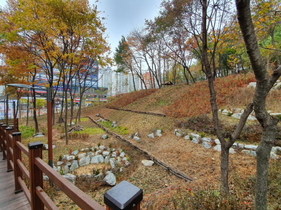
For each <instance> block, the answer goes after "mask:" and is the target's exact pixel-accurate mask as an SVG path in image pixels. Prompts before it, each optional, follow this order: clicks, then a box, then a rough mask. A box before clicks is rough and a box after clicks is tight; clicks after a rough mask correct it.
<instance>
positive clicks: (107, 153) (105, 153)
mask: <svg viewBox="0 0 281 210" xmlns="http://www.w3.org/2000/svg"><path fill="white" fill-rule="evenodd" d="M109 154H110V152H109V151H103V152H102V155H103V156H104V157H105V156H108V155H109Z"/></svg>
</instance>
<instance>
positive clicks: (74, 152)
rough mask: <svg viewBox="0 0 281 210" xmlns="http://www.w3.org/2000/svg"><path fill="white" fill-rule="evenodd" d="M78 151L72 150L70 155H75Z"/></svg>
mask: <svg viewBox="0 0 281 210" xmlns="http://www.w3.org/2000/svg"><path fill="white" fill-rule="evenodd" d="M78 153H79V151H78V150H75V151H73V152H72V153H71V154H72V155H77V154H78Z"/></svg>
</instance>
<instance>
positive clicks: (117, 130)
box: [100, 121, 129, 135]
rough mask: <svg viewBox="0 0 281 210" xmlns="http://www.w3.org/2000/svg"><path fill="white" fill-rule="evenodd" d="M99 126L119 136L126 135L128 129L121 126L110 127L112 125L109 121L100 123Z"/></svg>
mask: <svg viewBox="0 0 281 210" xmlns="http://www.w3.org/2000/svg"><path fill="white" fill-rule="evenodd" d="M100 124H101V125H103V126H104V127H106V128H108V129H109V130H111V131H113V132H115V133H118V134H120V135H127V134H129V129H128V127H125V126H122V125H118V126H116V127H112V123H111V122H110V121H102V122H100Z"/></svg>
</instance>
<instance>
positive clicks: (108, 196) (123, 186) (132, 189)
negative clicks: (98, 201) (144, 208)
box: [104, 181, 143, 210]
mask: <svg viewBox="0 0 281 210" xmlns="http://www.w3.org/2000/svg"><path fill="white" fill-rule="evenodd" d="M142 198H143V192H142V190H141V189H140V188H138V187H136V186H135V185H133V184H131V183H129V182H127V181H122V182H121V183H120V184H118V185H116V186H115V187H113V188H111V189H110V190H108V191H107V192H106V193H105V194H104V203H105V205H106V210H121V209H126V210H140V203H141V201H142Z"/></svg>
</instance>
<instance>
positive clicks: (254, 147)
mask: <svg viewBox="0 0 281 210" xmlns="http://www.w3.org/2000/svg"><path fill="white" fill-rule="evenodd" d="M257 148H258V146H256V145H245V146H244V149H249V150H255V151H256V150H257Z"/></svg>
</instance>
